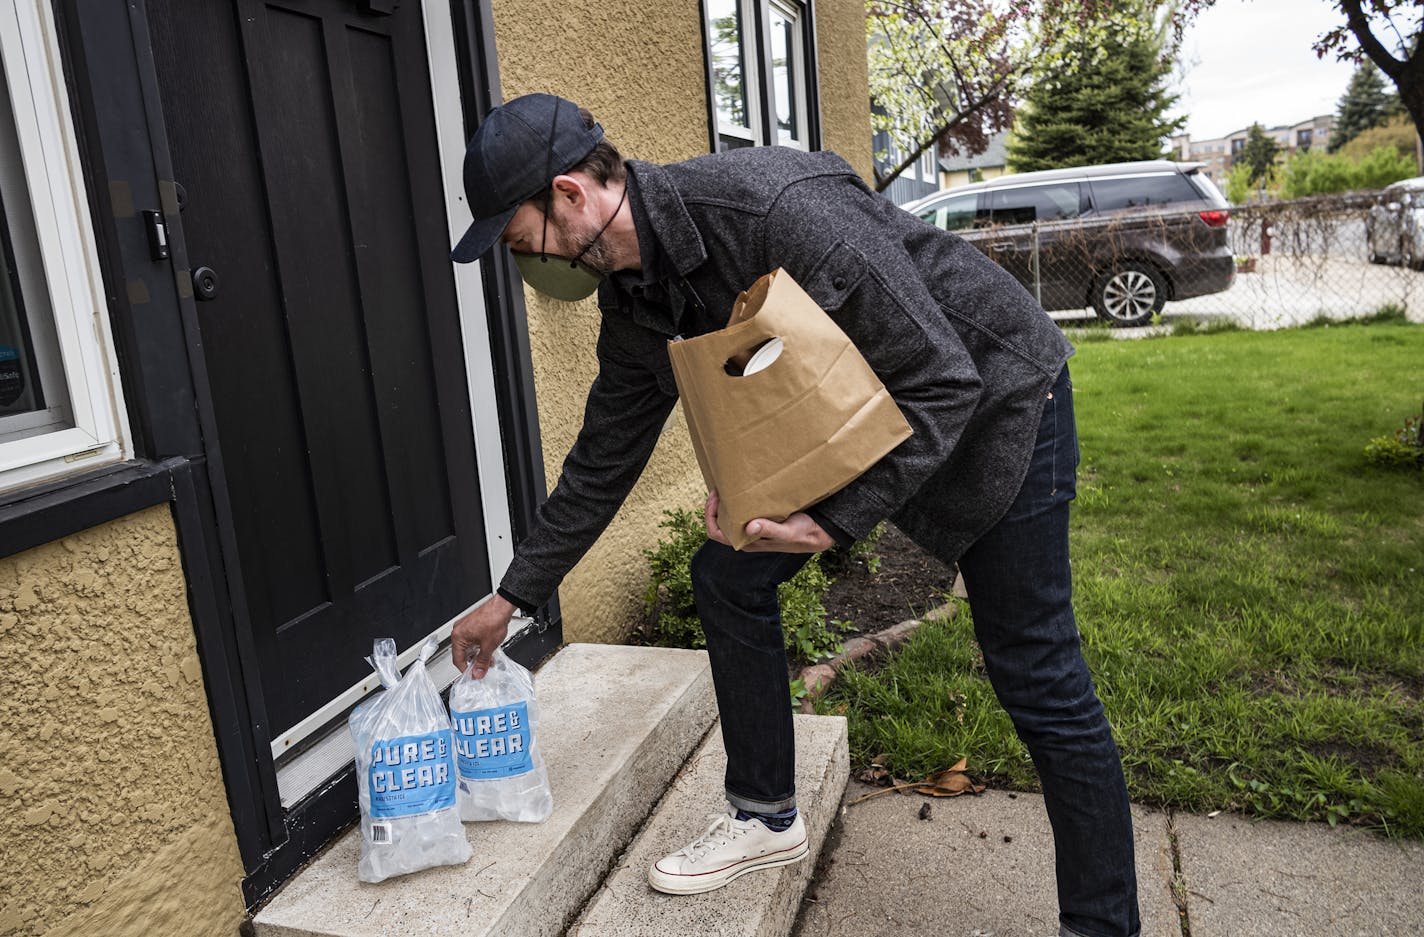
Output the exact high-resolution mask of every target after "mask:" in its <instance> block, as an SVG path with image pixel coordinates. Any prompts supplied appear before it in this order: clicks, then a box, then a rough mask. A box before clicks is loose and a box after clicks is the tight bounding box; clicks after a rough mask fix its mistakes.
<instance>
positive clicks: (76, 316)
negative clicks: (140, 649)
mask: <svg viewBox="0 0 1424 937" xmlns="http://www.w3.org/2000/svg"><path fill="white" fill-rule="evenodd" d="M0 59H3V69H4V78H5V89H6V90H7V92H8V93H9V95H10V104H11V109H12V110H13V111H14V115H15V124H16V126H15V130H16V135H17V137H18V139H19V147H20V161H21V164H22V165H21V166H20V167H19V168H20V170H21V173H22V175H23V180H22V181H23V184H24V186H25V188H26V189H27V190H28V193H29V199H30V203H31V205H32V206H33V209H34V210H33V212H32V215H33V222H34V234H35V238H36V240H37V241H38V245H37V246H38V254H39V260H40V267H41V268H42V269H41V270H40V271H39V273H40V274H41V276H40V277H39V278H30V279H31V280H32V281H34V282H42V283H43V288H44V294H45V295H40V296H35V295H31V294H27V295H26V296H25V297H24V305H25V310H26V312H25V314H26V315H27V316H37V315H52V317H53V322H54V331H55V337H56V340H57V344H58V349H57V350H58V358H59V361H60V365H61V371H62V380H63V382H64V383H65V384H66V385H67V390H68V397H69V411H70V414H69V416H70V418H69V420H68V424H69V425H67V426H63V427H61V428H58V429H55V430H53V431H51V432H47V433H42V434H37V435H31V436H27V437H24V438H19V439H11V440H9V441H5V442H0V492H5V491H11V490H14V489H17V488H21V487H25V486H29V485H34V484H38V483H40V482H43V481H49V480H51V479H54V478H57V477H60V476H63V475H66V474H73V473H76V472H82V471H88V470H90V469H92V468H94V467H95V466H97V465H101V464H104V463H108V462H116V461H120V460H123V459H126V458H128V457H129V456H130V454H131V453H130V450H129V448H128V444H127V442H126V440H127V439H128V427H127V425H126V420H125V418H124V406H123V399H122V393H123V392H122V389H121V387H120V384H119V370H118V361H117V359H116V358H115V356H114V350H113V348H114V343H113V338H112V336H111V334H110V331H109V321H108V315H107V307H106V303H105V299H104V285H103V279H102V277H101V276H100V273H99V265H98V249H97V247H96V245H95V242H94V233H93V232H94V228H93V224H92V222H91V219H90V216H89V200H88V194H87V191H86V188H85V185H84V174H83V172H82V169H81V166H80V162H79V146H78V141H77V139H76V136H75V133H74V123H73V119H72V117H71V115H70V111H69V99H68V96H67V95H66V93H65V83H64V69H63V65H62V61H61V59H60V52H59V36H58V32H57V30H56V28H55V23H54V18H53V11H52V10H51V9H50V5H49V4H48V3H45V2H43V0H0ZM12 233H14V232H12ZM22 249H23V248H22V246H21V245H19V244H17V245H16V250H15V253H16V256H17V262H18V259H19V255H20V254H21V253H22ZM24 279H25V278H24V277H23V276H22V280H24ZM37 357H40V355H39V354H37ZM60 376H61V375H51V379H54V378H58V377H60Z"/></svg>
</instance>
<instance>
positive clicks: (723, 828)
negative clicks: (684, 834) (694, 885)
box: [677, 813, 747, 859]
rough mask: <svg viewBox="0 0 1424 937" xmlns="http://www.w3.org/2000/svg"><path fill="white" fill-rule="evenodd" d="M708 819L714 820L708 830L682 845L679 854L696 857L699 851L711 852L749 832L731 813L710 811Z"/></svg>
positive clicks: (691, 857) (690, 857)
mask: <svg viewBox="0 0 1424 937" xmlns="http://www.w3.org/2000/svg"><path fill="white" fill-rule="evenodd" d="M707 819H709V820H711V821H712V823H711V824H710V825H709V826H708V827H707V831H706V832H704V833H703V834H702V835H701V836H699V837H697V838H696V839H694V840H693V841H692V842H690V843H688V844H687V845H686V846H684V847H682V850H681V851H680V852H678V853H677V854H678V855H681V856H686V857H687V858H689V859H696V858H697V857H698V852H699V851H700V852H710V851H712V850H713V849H715V848H717V847H718V846H722V845H725V844H726V843H729V842H731V841H732V840H734V839H738V838H739V837H741V836H743V835H745V834H746V832H747V828H746V827H745V826H742V825H739V824H737V823H734V822H733V820H732V816H731V814H728V813H709V814H708V815H707Z"/></svg>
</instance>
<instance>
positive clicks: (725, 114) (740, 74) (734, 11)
mask: <svg viewBox="0 0 1424 937" xmlns="http://www.w3.org/2000/svg"><path fill="white" fill-rule="evenodd" d="M707 18H708V27H709V30H708V31H709V37H710V42H711V44H712V87H713V89H714V91H715V92H716V96H717V122H718V123H719V124H721V125H722V126H733V127H747V128H750V127H751V109H750V108H749V107H748V106H747V90H748V89H747V81H746V73H747V70H746V63H745V61H744V60H743V57H742V49H743V46H742V14H741V11H740V10H739V9H738V0H707Z"/></svg>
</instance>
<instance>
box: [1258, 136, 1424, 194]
mask: <svg viewBox="0 0 1424 937" xmlns="http://www.w3.org/2000/svg"><path fill="white" fill-rule="evenodd" d="M1415 174H1416V167H1415V165H1414V157H1413V156H1412V155H1410V156H1405V155H1404V154H1402V153H1400V152H1399V151H1398V150H1396V149H1395V148H1394V147H1392V146H1382V147H1378V148H1376V149H1374V150H1372V151H1370V152H1369V153H1367V154H1365V155H1364V156H1363V157H1361V158H1360V159H1359V160H1353V159H1351V158H1349V157H1348V156H1345V155H1343V154H1339V153H1337V154H1334V155H1330V154H1327V153H1322V152H1320V151H1319V150H1307V151H1305V152H1301V153H1296V154H1295V155H1294V156H1292V157H1291V158H1290V159H1288V160H1286V161H1285V164H1284V165H1282V166H1281V170H1280V194H1281V197H1282V198H1288V199H1290V198H1305V197H1307V196H1311V195H1332V194H1335V193H1338V192H1351V191H1358V190H1370V189H1382V188H1384V187H1385V186H1387V185H1389V184H1390V183H1391V182H1398V181H1399V180H1400V179H1408V178H1409V177H1410V176H1413V175H1415Z"/></svg>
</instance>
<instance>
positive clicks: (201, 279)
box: [193, 267, 218, 302]
mask: <svg viewBox="0 0 1424 937" xmlns="http://www.w3.org/2000/svg"><path fill="white" fill-rule="evenodd" d="M217 295H218V272H217V271H216V270H214V269H213V268H212V267H199V268H198V269H197V270H194V271H193V296H194V297H196V298H197V299H198V300H199V301H201V302H207V301H208V300H212V299H216V298H217Z"/></svg>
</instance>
